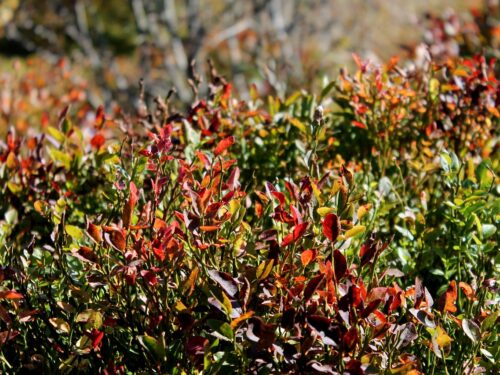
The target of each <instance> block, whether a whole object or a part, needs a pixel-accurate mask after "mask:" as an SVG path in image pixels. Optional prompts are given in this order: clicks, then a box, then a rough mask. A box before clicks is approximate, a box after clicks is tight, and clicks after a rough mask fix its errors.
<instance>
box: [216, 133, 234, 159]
mask: <svg viewBox="0 0 500 375" xmlns="http://www.w3.org/2000/svg"><path fill="white" fill-rule="evenodd" d="M233 143H234V137H233V136H230V137H227V138H224V139H223V140H222V141H220V142H219V144H218V145H217V147H216V148H215V151H214V154H215V156H219V155H220V154H222V153H223V152H224V150H226V149H227V148H229V147H231V145H232V144H233Z"/></svg>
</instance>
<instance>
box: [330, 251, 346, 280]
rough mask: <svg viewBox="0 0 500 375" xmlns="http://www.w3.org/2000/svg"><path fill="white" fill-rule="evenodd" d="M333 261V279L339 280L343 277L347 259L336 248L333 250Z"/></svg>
mask: <svg viewBox="0 0 500 375" xmlns="http://www.w3.org/2000/svg"><path fill="white" fill-rule="evenodd" d="M333 261H334V268H335V280H336V281H337V282H339V280H340V279H341V278H342V277H344V275H345V274H346V272H347V261H346V259H345V256H344V255H343V254H342V253H341V252H340V251H339V250H337V249H335V251H334V252H333Z"/></svg>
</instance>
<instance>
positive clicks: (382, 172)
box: [0, 17, 500, 374]
mask: <svg viewBox="0 0 500 375" xmlns="http://www.w3.org/2000/svg"><path fill="white" fill-rule="evenodd" d="M478 19H481V18H480V17H478ZM478 24H479V23H478ZM436 25H438V26H437V27H441V24H440V23H439V22H437V21H436ZM487 30H490V29H487ZM488 32H489V31H488ZM435 33H436V35H440V34H439V33H438V32H437V31H436V32H435ZM488 35H489V34H488ZM457 40H460V38H459V37H457ZM480 40H481V43H485V44H486V45H487V46H488V47H489V48H488V49H486V51H487V54H486V55H482V54H481V53H480V51H476V50H473V49H472V48H468V49H467V50H466V51H472V52H473V53H469V52H467V53H463V54H458V55H452V54H451V55H450V54H446V53H444V54H442V55H440V56H439V58H437V57H436V58H434V57H432V56H431V55H429V56H428V59H426V60H425V64H420V65H419V62H418V61H417V60H415V61H410V63H412V64H410V66H406V67H405V62H404V61H398V59H397V58H393V59H391V60H390V61H389V62H387V63H386V64H382V65H377V64H374V63H370V62H369V61H366V60H363V59H361V58H360V57H359V56H357V55H354V56H353V59H354V61H355V63H356V66H357V68H356V70H355V71H354V72H352V73H349V72H348V71H346V70H342V71H341V72H340V74H339V75H338V77H336V79H334V80H333V81H331V82H329V83H327V84H325V85H324V88H323V90H322V91H321V92H318V93H307V92H304V91H297V92H294V93H290V95H288V96H286V97H279V96H267V97H263V96H261V95H259V93H258V92H257V90H256V89H255V88H251V89H250V94H251V95H250V98H249V100H247V101H243V100H241V99H240V98H239V97H238V96H237V95H236V94H234V93H233V86H232V84H231V83H230V82H227V81H226V80H225V79H224V78H223V77H221V76H220V75H219V74H218V73H217V71H216V70H215V69H212V71H211V78H210V82H209V85H208V87H209V91H208V93H207V95H202V94H200V93H199V91H198V86H197V82H196V79H195V80H194V81H192V82H191V87H192V89H193V93H192V94H193V97H195V100H194V101H193V103H191V104H190V105H189V106H188V107H187V109H186V110H182V111H178V110H176V109H174V108H173V106H172V104H171V102H170V101H171V96H170V94H169V95H167V97H165V98H162V97H157V98H155V100H154V102H152V103H148V102H146V100H144V92H145V91H147V85H146V86H144V84H143V83H142V84H141V90H140V93H139V95H138V97H139V99H138V101H137V106H136V108H134V109H133V110H130V109H129V110H127V109H126V108H124V109H121V110H113V111H111V110H105V109H104V108H103V107H102V106H98V107H97V108H95V109H94V108H93V107H92V105H91V104H90V102H88V100H87V97H86V96H84V95H83V94H80V93H81V92H83V91H84V87H82V85H81V84H80V83H79V81H76V82H75V81H73V82H72V81H67V80H64V77H66V76H65V75H64V74H69V75H68V76H71V74H70V73H68V71H66V70H64V69H65V68H64V66H63V65H62V64H58V65H54V66H53V68H52V69H53V72H52V74H53V76H52V77H56V79H55V81H57V82H60V83H61V86H59V85H57V84H54V80H49V81H44V82H40V83H39V84H38V85H33V84H32V80H31V78H30V77H32V76H31V75H30V74H32V73H30V72H27V73H26V75H24V76H23V75H22V74H21V79H20V81H19V82H20V84H19V85H18V86H16V85H11V86H10V87H14V89H13V90H12V92H17V91H19V92H18V96H17V97H14V99H12V98H13V96H12V95H10V94H8V93H9V92H8V90H7V89H4V90H5V91H4V92H3V95H4V98H7V99H4V100H3V102H4V103H8V104H9V105H5V106H3V107H2V111H3V112H2V114H3V120H4V121H5V122H6V123H8V124H10V125H11V126H10V127H9V130H8V131H7V132H6V133H7V134H6V135H5V138H4V140H3V141H2V143H1V144H0V188H1V197H0V198H1V203H0V244H1V246H2V249H1V252H0V264H1V269H0V328H1V329H0V365H1V366H2V371H3V372H6V373H17V372H35V373H78V372H82V373H105V374H122V373H167V374H190V373H203V374H216V373H222V374H224V373H255V374H275V373H289V374H343V373H345V374H378V373H386V374H398V373H401V374H462V373H466V374H476V373H497V372H498V371H499V370H500V368H499V366H498V362H499V361H498V359H499V357H500V348H499V340H498V337H499V336H498V335H499V332H498V317H499V308H498V306H499V294H498V290H499V285H498V271H499V270H498V268H499V267H498V264H499V262H498V260H499V259H498V258H499V255H498V239H499V233H498V230H497V229H498V221H499V215H500V198H499V194H500V187H499V186H500V185H499V179H498V176H497V173H498V170H499V163H500V158H499V154H498V136H499V134H498V132H499V130H498V129H499V127H498V124H499V119H500V113H499V110H498V107H499V104H500V87H499V83H498V63H497V62H496V61H495V60H494V59H493V57H492V56H494V54H495V52H494V51H495V45H494V44H493V42H492V39H491V38H490V39H480ZM435 41H436V40H434V42H435ZM462 41H463V40H462ZM469 45H470V44H469ZM431 47H432V46H429V48H430V50H432V48H431ZM478 48H479V47H478ZM61 72H62V73H61ZM64 72H66V73H64ZM61 75H62V76H61ZM57 77H63V79H62V80H60V81H59V80H58V78H57ZM47 82H49V83H47ZM47 84H52V86H51V88H50V89H45V85H47ZM68 84H69V85H70V86H71V85H74V88H73V91H72V88H71V87H70V88H68V87H67V86H66V85H68ZM61 87H62V88H61ZM59 90H61V91H62V92H60V91H59ZM68 90H69V92H73V93H74V94H73V95H69V96H63V94H64V93H67V92H68ZM9 95H10V96H9ZM58 95H61V99H60V100H58ZM45 106H46V108H44V107H45ZM37 123H38V125H39V126H40V129H41V130H40V131H39V132H33V131H32V128H31V129H29V128H30V127H29V126H27V125H26V124H30V125H31V124H33V125H35V124H37Z"/></svg>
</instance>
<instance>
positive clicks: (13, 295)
mask: <svg viewBox="0 0 500 375" xmlns="http://www.w3.org/2000/svg"><path fill="white" fill-rule="evenodd" d="M0 298H5V299H23V298H24V296H23V295H22V294H21V293H18V292H16V291H14V290H4V291H0Z"/></svg>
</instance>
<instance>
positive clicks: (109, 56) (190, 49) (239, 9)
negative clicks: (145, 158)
mask: <svg viewBox="0 0 500 375" xmlns="http://www.w3.org/2000/svg"><path fill="white" fill-rule="evenodd" d="M0 4H1V5H0V71H1V72H2V73H3V74H2V78H0V84H2V85H3V86H4V91H5V88H6V87H7V86H9V85H11V86H12V85H13V83H12V74H11V73H12V72H13V71H15V72H18V73H17V74H18V75H19V74H21V73H19V72H23V71H25V70H26V69H32V70H33V69H34V70H36V71H37V73H38V75H39V76H40V75H42V76H43V72H44V71H45V70H44V69H47V75H46V76H45V77H44V78H43V77H42V78H40V77H38V78H36V79H38V80H40V79H42V80H44V82H43V84H44V85H50V84H56V83H54V82H47V80H48V81H50V79H52V80H53V81H56V80H59V81H61V82H59V81H58V83H57V84H61V85H64V84H65V83H64V81H65V80H71V87H72V88H73V89H74V87H80V89H81V90H82V91H84V92H85V96H86V99H87V100H88V101H89V102H90V103H91V104H92V105H94V106H97V105H98V104H101V103H105V104H106V106H107V107H108V108H109V106H111V105H112V104H114V103H117V104H119V105H120V106H122V107H126V106H128V105H133V103H134V100H135V99H134V98H137V95H138V90H139V85H138V81H139V79H140V78H144V83H145V87H146V92H147V94H148V95H149V96H150V97H155V96H157V95H160V96H165V95H167V92H168V91H169V90H170V88H172V87H175V88H176V90H177V93H176V95H175V100H177V101H178V102H180V103H187V102H189V101H190V100H192V99H193V97H194V96H195V95H196V93H195V92H194V91H193V90H192V87H191V86H192V85H193V84H197V83H198V82H199V81H200V82H201V85H200V87H201V88H203V87H204V83H206V81H207V78H206V77H207V74H208V73H209V71H210V68H209V65H208V64H207V60H208V59H210V60H212V61H213V64H214V65H215V66H216V67H217V70H218V71H219V72H220V73H221V74H223V75H224V76H225V77H226V78H227V79H228V80H229V81H231V82H232V83H233V87H234V89H235V90H236V91H237V92H238V93H239V94H240V95H241V97H243V98H245V97H246V96H247V95H248V92H249V87H250V86H251V85H252V84H254V85H255V87H256V89H257V90H258V91H260V92H261V93H263V94H265V93H268V92H273V93H276V94H278V95H285V94H286V93H289V92H291V91H293V90H295V89H297V88H303V89H307V90H309V89H314V88H317V86H318V85H321V84H322V82H324V80H325V79H326V78H327V77H330V78H332V77H334V76H335V75H336V74H337V73H338V70H339V68H340V67H344V66H347V67H349V66H350V65H351V64H352V53H353V52H355V53H357V54H359V55H360V56H362V57H363V58H369V59H370V60H372V61H381V62H384V61H387V60H388V59H389V58H390V57H391V56H393V55H396V54H397V55H402V56H403V57H404V56H408V55H411V54H415V53H416V52H415V51H417V49H416V47H417V46H418V45H419V43H421V42H422V41H423V42H425V43H427V44H428V45H437V47H436V48H437V49H436V50H435V51H434V53H435V54H439V53H441V52H442V51H444V50H446V54H448V55H449V54H453V53H458V52H457V51H454V49H458V48H460V46H459V44H460V43H462V45H463V40H460V41H458V42H457V40H456V38H455V36H456V35H458V33H459V29H460V30H462V29H465V30H466V29H467V22H468V20H470V19H472V18H473V17H474V14H479V13H480V9H482V8H484V7H486V6H489V7H493V8H494V9H498V1H497V0H486V1H483V0H180V1H178V0H0ZM495 7H496V8H495ZM471 9H472V13H471V12H470V10H471ZM482 14H483V16H484V13H482ZM496 20H498V19H496ZM487 22H490V23H491V22H496V21H495V20H493V21H491V20H487ZM436 30H437V31H436ZM465 34H466V33H465ZM461 35H462V34H461ZM193 61H196V65H193V63H192V62H193ZM54 64H59V66H60V67H61V70H63V71H66V72H67V71H68V69H69V68H68V67H70V68H71V74H69V73H68V74H66V75H65V76H64V75H63V76H62V78H63V79H61V77H55V76H54V77H52V78H49V77H51V76H50V74H49V71H50V70H49V68H47V67H46V66H53V65H54ZM14 76H16V75H15V74H14ZM325 77H326V78H325ZM29 82H30V80H29V79H27V83H29ZM205 87H206V86H205ZM80 94H81V93H80V92H79V91H78V90H77V92H73V93H69V94H68V95H74V96H76V97H78V95H80ZM9 95H11V94H9ZM81 95H84V94H81ZM3 96H4V97H5V93H4V95H3ZM5 102H6V99H5V98H4V99H3V105H5Z"/></svg>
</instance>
